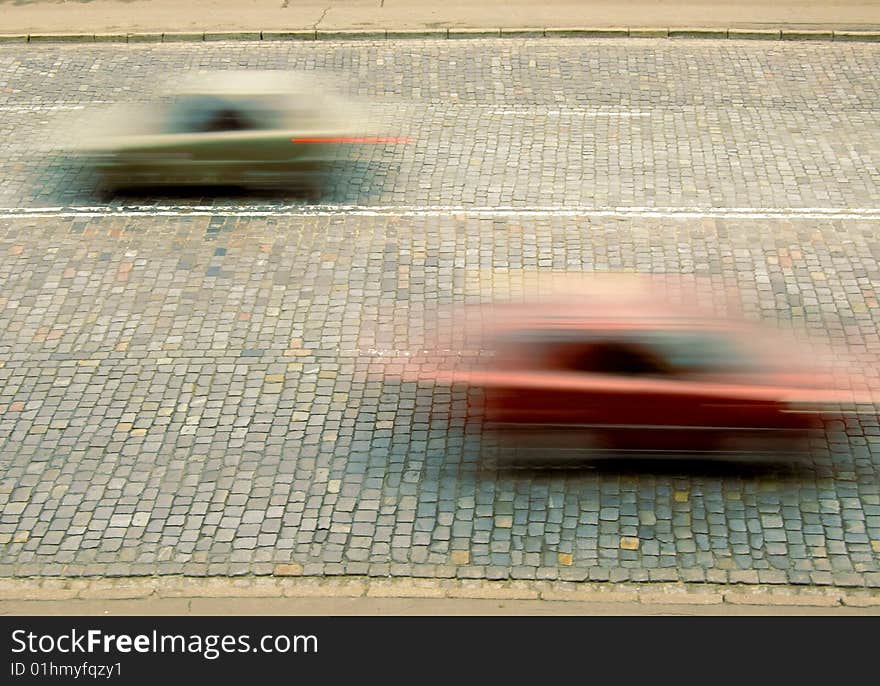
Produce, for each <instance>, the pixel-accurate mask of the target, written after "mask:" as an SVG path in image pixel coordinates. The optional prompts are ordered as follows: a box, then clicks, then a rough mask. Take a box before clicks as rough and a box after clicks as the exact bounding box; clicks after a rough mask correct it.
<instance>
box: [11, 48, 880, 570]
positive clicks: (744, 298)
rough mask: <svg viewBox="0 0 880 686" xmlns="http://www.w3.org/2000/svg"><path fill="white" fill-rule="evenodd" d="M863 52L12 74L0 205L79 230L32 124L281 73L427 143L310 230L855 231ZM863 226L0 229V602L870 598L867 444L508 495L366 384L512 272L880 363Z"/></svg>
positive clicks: (180, 58) (581, 477)
mask: <svg viewBox="0 0 880 686" xmlns="http://www.w3.org/2000/svg"><path fill="white" fill-rule="evenodd" d="M878 57H880V51H878V49H877V48H876V47H875V46H869V45H861V46H849V45H847V46H837V45H821V46H817V45H808V44H792V45H779V46H777V45H775V44H774V45H760V46H757V45H753V44H740V43H736V42H728V41H725V42H724V43H721V44H718V43H713V44H708V43H692V42H688V43H673V42H656V43H655V42H653V41H650V42H639V41H579V40H570V41H550V40H545V41H540V42H528V41H475V42H468V41H465V42H462V43H452V42H442V43H441V42H434V41H407V42H401V43H382V44H377V43H357V44H355V43H348V44H344V43H328V44H320V45H318V44H315V45H308V44H289V45H288V44H266V45H258V46H253V45H238V44H222V45H219V44H218V45H210V46H209V45H194V46H146V47H140V46H115V47H76V48H69V47H67V48H62V47H48V46H47V47H45V48H35V47H32V46H29V47H26V48H2V49H0V107H5V108H6V109H5V110H3V112H4V118H3V120H2V123H0V127H3V129H2V138H0V150H2V159H0V170H2V171H3V175H2V176H0V179H2V180H0V204H2V205H3V206H5V207H37V206H41V205H49V204H52V203H68V204H72V205H76V204H83V203H84V202H88V203H90V204H95V202H96V201H95V200H94V198H90V197H89V195H88V193H87V192H85V191H84V190H83V189H86V188H87V187H88V175H87V172H86V171H85V170H83V169H80V168H77V166H76V164H75V163H70V162H69V161H65V160H62V157H61V156H60V155H58V154H57V153H56V152H54V151H53V150H52V149H51V148H50V147H49V146H48V145H47V144H46V140H47V139H46V137H45V135H44V133H41V132H45V130H46V128H47V127H52V126H55V125H56V124H57V122H58V121H59V120H60V119H59V118H60V117H61V115H62V114H63V113H64V111H63V110H53V109H49V108H51V107H54V106H58V105H65V104H68V105H69V104H74V105H76V104H85V103H88V102H90V101H95V100H102V101H103V100H119V99H125V98H137V97H139V93H138V91H137V90H136V89H135V86H134V84H136V83H138V80H139V79H140V80H144V79H146V80H149V78H150V76H151V75H153V74H155V73H158V72H159V71H161V70H168V69H173V68H177V67H199V68H201V67H224V66H226V67H228V66H242V67H253V68H260V67H262V68H266V67H280V66H293V67H306V68H315V69H319V70H325V71H328V72H332V73H334V74H336V75H337V76H338V77H339V78H340V79H341V80H342V81H343V82H344V83H348V84H349V87H348V90H350V91H351V92H352V93H355V94H357V95H361V96H365V97H367V96H368V97H371V98H374V99H376V100H374V102H373V106H374V107H376V108H377V112H378V111H381V112H383V113H385V114H383V116H387V117H388V120H387V121H388V122H389V123H390V125H395V126H397V128H399V129H400V130H401V131H400V132H401V133H403V134H406V135H413V136H414V137H415V138H416V141H417V142H416V144H415V145H413V146H406V147H405V149H403V150H389V149H385V148H381V147H375V148H370V149H367V150H363V151H356V152H353V153H352V155H353V156H354V162H355V163H356V165H355V168H354V172H353V173H352V172H350V173H348V174H345V175H340V176H339V178H338V179H337V181H336V185H335V186H334V187H333V188H331V189H330V191H329V198H330V200H332V201H340V202H342V201H345V202H351V203H357V204H360V205H369V204H371V203H389V204H399V205H405V206H418V205H420V204H425V203H436V204H450V205H476V206H481V207H491V206H493V205H499V204H518V203H519V204H540V205H544V206H549V205H555V204H558V205H561V206H564V205H570V206H571V205H589V206H594V207H601V206H605V205H610V206H624V205H636V206H650V205H656V206H675V207H686V206H692V205H694V206H706V207H711V206H713V205H720V206H740V207H769V208H785V207H811V206H819V207H832V208H834V207H838V208H846V207H856V208H870V207H877V206H880V203H878V198H880V185H878V181H880V172H878V166H877V163H878V161H880V137H878V128H877V126H876V124H877V111H876V109H874V108H875V107H876V105H875V103H876V96H877V94H878V92H880V87H878V86H880V83H878V78H880V77H878V76H877V74H880V70H878V67H880V64H878V62H880V59H878ZM111 67H112V68H111ZM379 98H382V100H379ZM389 102H398V103H399V104H400V106H399V107H397V106H393V107H392V106H389V104H388V103H389ZM35 107H43V109H37V110H34V108H35ZM21 108H24V109H21ZM600 111H601V112H605V114H606V115H607V114H608V113H609V112H611V113H617V115H621V116H611V115H608V116H604V115H603V116H599V115H598V114H597V112H600ZM35 112H36V113H37V114H35ZM554 112H555V113H556V114H553V113H554ZM623 112H629V113H630V114H629V115H628V116H622V113H623ZM645 112H647V116H643V113H645ZM639 113H642V114H639ZM7 115H8V116H7ZM594 115H595V116H594ZM636 115H638V116H636ZM358 165H360V166H358ZM376 169H380V170H383V169H384V170H386V171H387V174H386V175H385V176H380V177H378V178H379V180H378V181H377V180H376V177H374V176H372V173H373V172H374V171H375V170H376ZM208 201H213V202H218V203H219V202H222V203H223V204H229V203H231V202H235V203H241V204H243V205H244V204H248V203H252V202H255V201H254V200H252V199H251V198H247V197H245V198H232V199H230V198H219V199H218V198H209V199H208ZM125 202H126V200H125V199H116V200H114V201H113V203H114V204H116V205H119V204H123V203H125ZM139 202H141V203H143V202H146V203H168V202H173V203H174V204H175V205H177V206H185V205H187V204H193V203H202V202H205V198H175V199H172V200H170V201H169V199H167V198H157V197H148V198H146V199H140V200H139ZM256 202H259V203H260V204H267V203H268V204H270V205H271V204H272V203H276V202H277V203H279V204H283V203H288V202H289V199H286V198H285V199H269V200H267V199H265V198H261V199H259V200H258V201H256ZM878 226H880V223H878V222H877V221H875V220H871V219H856V220H854V219H849V220H841V219H805V218H798V217H796V216H794V217H792V218H789V219H735V220H734V219H723V218H717V217H716V218H712V217H707V218H699V219H686V218H679V219H657V218H651V217H649V216H642V217H630V218H625V219H613V218H598V217H595V216H587V215H584V216H576V217H571V216H569V217H552V216H548V215H536V216H533V217H500V216H497V217H489V218H486V217H484V218H476V217H473V216H468V215H464V214H450V215H449V216H437V217H401V216H357V215H347V216H346V215H339V216H302V214H301V215H298V216H292V215H291V214H285V213H284V212H282V211H279V212H278V213H277V214H275V215H274V216H267V217H219V216H218V217H193V216H185V215H184V214H182V213H177V214H175V215H172V216H148V215H140V216H114V217H90V216H75V217H57V216H47V217H42V218H40V217H36V218H34V217H26V218H22V217H17V218H11V217H4V218H3V220H2V222H0V227H2V228H0V256H2V257H0V575H3V576H33V575H37V576H57V575H130V574H144V575H147V574H192V575H207V574H217V575H245V574H271V573H273V572H275V571H277V570H278V569H279V568H278V567H277V565H286V566H285V567H282V568H280V569H283V570H284V571H285V572H287V573H296V574H305V575H321V574H327V575H339V574H370V575H378V576H384V575H399V576H426V577H451V576H459V577H465V578H489V579H506V578H522V579H533V578H539V579H556V578H559V579H567V580H586V579H589V580H596V581H604V580H614V581H624V580H628V581H646V580H656V581H661V580H673V581H674V580H684V581H711V582H726V581H731V582H744V583H800V584H838V585H845V586H864V585H868V586H873V587H878V586H880V561H878V558H880V480H878V470H880V424H878V418H877V416H876V415H861V416H860V417H859V418H858V419H855V418H847V419H846V420H845V421H839V422H829V424H828V426H827V441H821V442H819V443H818V444H817V445H816V446H815V450H814V451H813V453H812V454H811V456H810V458H809V459H808V460H806V461H804V462H802V463H798V464H794V463H773V464H764V465H755V464H752V465H747V464H743V463H710V464H705V463H697V464H694V463H681V462H657V463H652V464H648V465H645V464H637V463H625V464H621V463H614V462H612V463H607V464H602V465H592V466H589V467H586V466H580V467H578V468H566V469H538V468H516V469H515V468H512V467H510V466H509V465H505V463H504V462H503V461H499V460H498V459H496V458H497V449H496V447H495V446H493V445H492V444H491V441H489V440H487V439H485V438H484V437H483V436H481V433H480V429H479V402H478V400H479V399H478V398H473V397H471V398H469V397H468V394H467V392H466V391H464V390H460V389H455V390H454V391H449V390H444V389H440V388H437V389H431V388H424V387H421V386H419V387H416V386H415V385H412V384H399V383H391V382H384V383H383V381H382V374H383V372H386V371H390V372H393V371H394V370H395V369H396V368H397V361H398V360H399V358H397V357H395V354H394V353H395V352H399V351H402V350H407V349H411V348H413V347H418V346H419V344H420V343H421V341H422V340H423V339H424V337H425V335H426V334H427V333H429V332H430V330H431V327H432V321H433V320H432V314H431V313H432V312H433V311H434V310H435V308H436V307H438V306H444V305H450V304H456V303H461V302H465V301H467V300H470V301H476V300H479V299H480V298H481V297H484V296H485V294H486V293H488V292H491V291H492V290H493V288H497V287H498V285H499V284H503V283H507V282H508V281H509V280H510V278H511V277H512V275H513V276H515V275H516V274H517V273H519V272H521V271H533V272H534V271H538V272H545V273H546V272H550V271H610V270H627V271H635V272H641V273H685V274H690V275H694V276H698V277H702V278H704V279H707V280H708V282H709V283H711V284H712V288H715V289H718V290H719V292H720V291H721V290H724V289H726V288H728V287H736V288H738V289H739V291H740V293H741V305H742V309H743V311H744V312H745V314H746V315H747V316H749V317H752V318H755V319H766V320H771V321H778V322H783V323H786V324H792V325H794V326H797V327H803V328H807V329H810V330H811V331H812V332H813V334H814V335H817V336H821V337H825V338H827V339H829V340H831V341H834V342H838V343H845V344H847V345H848V346H849V347H850V348H851V350H852V351H853V353H854V354H855V355H860V354H866V355H869V354H876V353H877V352H878V351H880V336H878V329H877V324H878V320H880V305H878V301H877V298H876V289H877V286H878V283H880V268H878V259H880V241H878V240H877V238H876V235H877V231H878ZM380 353H381V354H380ZM865 373H866V375H869V376H874V377H875V376H876V374H877V370H876V369H870V368H866V369H865Z"/></svg>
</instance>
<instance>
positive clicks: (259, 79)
mask: <svg viewBox="0 0 880 686" xmlns="http://www.w3.org/2000/svg"><path fill="white" fill-rule="evenodd" d="M358 122H359V117H358V116H357V114H356V112H355V107H354V106H353V105H352V104H351V103H348V102H346V101H344V100H342V99H340V98H338V97H335V96H332V95H330V94H328V93H326V92H325V88H324V87H323V86H322V85H321V84H320V83H319V82H318V81H316V80H314V79H311V78H307V77H306V76H305V75H302V74H293V73H290V72H283V71H264V72H254V71H242V72H214V73H202V74H199V75H197V76H195V77H192V78H189V79H186V80H184V81H183V82H182V83H181V84H180V85H178V86H177V87H176V88H174V89H173V90H172V91H171V93H170V94H169V95H168V96H166V97H160V98H157V99H156V100H154V101H153V102H151V103H149V104H146V105H124V106H116V107H113V108H111V109H110V110H108V111H106V112H105V113H103V114H102V115H98V116H95V117H92V118H91V119H90V120H88V122H87V124H86V125H85V126H86V130H85V131H83V132H82V136H81V139H82V142H81V144H80V145H79V146H78V151H79V153H80V154H81V155H83V156H84V157H85V158H86V159H87V160H88V161H89V162H91V163H92V164H93V165H94V167H95V168H96V169H97V171H98V172H99V173H100V177H101V182H100V183H101V187H102V189H103V190H106V191H114V190H119V189H126V188H135V187H153V186H166V187H167V186H216V185H222V186H241V187H246V188H305V189H308V190H312V191H314V190H319V189H320V186H321V183H322V181H323V179H324V174H323V173H322V172H324V171H325V170H326V168H327V166H328V163H329V162H330V161H331V160H333V159H334V158H335V157H336V155H337V152H338V148H339V146H341V145H347V144H351V143H363V142H378V141H382V140H386V139H381V138H370V137H366V136H363V135H362V132H361V131H359V128H360V127H359V126H358ZM388 140H391V139H388Z"/></svg>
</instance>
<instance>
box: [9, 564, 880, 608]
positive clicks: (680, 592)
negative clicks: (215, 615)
mask: <svg viewBox="0 0 880 686" xmlns="http://www.w3.org/2000/svg"><path fill="white" fill-rule="evenodd" d="M300 574H301V570H300V569H299V565H294V564H291V565H278V568H277V569H276V571H275V574H274V575H273V576H249V577H238V578H234V577H233V578H231V577H212V576H203V577H188V576H154V577H78V578H59V577H27V578H15V577H6V578H2V579H0V602H2V601H60V600H135V599H144V600H148V599H154V600H158V599H165V598H433V599H443V598H446V599H475V600H479V599H482V600H545V601H577V602H594V603H615V602H625V603H640V604H645V605H671V604H676V605H764V606H766V605H776V606H791V607H862V608H868V607H880V589H872V588H865V587H859V588H845V587H839V586H790V585H767V584H710V583H662V582H661V583H645V582H642V583H621V584H617V583H589V582H565V581H488V580H479V579H473V580H469V579H430V578H415V577H413V578H410V577H400V578H396V579H395V578H378V577H376V578H374V577H362V576H343V577H332V578H328V577H304V576H300Z"/></svg>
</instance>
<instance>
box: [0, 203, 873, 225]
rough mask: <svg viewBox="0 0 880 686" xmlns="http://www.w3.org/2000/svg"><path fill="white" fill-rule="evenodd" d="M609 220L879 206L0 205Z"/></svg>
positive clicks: (834, 214)
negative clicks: (595, 218)
mask: <svg viewBox="0 0 880 686" xmlns="http://www.w3.org/2000/svg"><path fill="white" fill-rule="evenodd" d="M457 215H458V216H467V217H487V218H505V217H548V218H554V217H563V218H564V217H599V218H601V217H610V218H644V219H648V218H652V219H653V218H656V219H825V220H842V219H847V220H866V221H878V220H880V207H629V206H619V207H605V206H577V205H572V206H566V205H558V206H523V207H511V206H499V207H479V206H464V205H399V206H398V205H376V206H370V205H294V204H284V205H275V206H272V205H254V206H250V207H248V206H236V205H217V206H210V205H192V206H187V205H124V206H119V207H111V206H76V205H74V206H69V207H63V206H58V207H0V217H3V218H6V219H36V218H43V219H63V218H90V217H94V218H97V217H255V218H257V217H339V216H358V217H449V216H457Z"/></svg>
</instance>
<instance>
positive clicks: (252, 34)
mask: <svg viewBox="0 0 880 686" xmlns="http://www.w3.org/2000/svg"><path fill="white" fill-rule="evenodd" d="M409 38H428V39H430V38H433V39H457V38H673V39H676V38H694V39H707V38H711V39H733V40H792V41H804V40H814V41H836V42H841V41H846V42H851V41H870V42H880V30H864V31H859V30H856V31H852V30H846V31H843V30H834V29H809V30H808V29H790V28H778V29H739V28H727V29H725V28H711V27H694V28H637V27H632V28H630V27H621V28H591V27H585V28H498V29H485V28H471V29H467V28H445V29H368V30H357V29H355V30H345V29H339V30H316V29H306V30H291V31H202V32H198V31H196V32H153V33H17V34H0V44H2V43H191V42H210V41H224V40H228V41H314V40H389V39H390V40H393V39H409Z"/></svg>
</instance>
